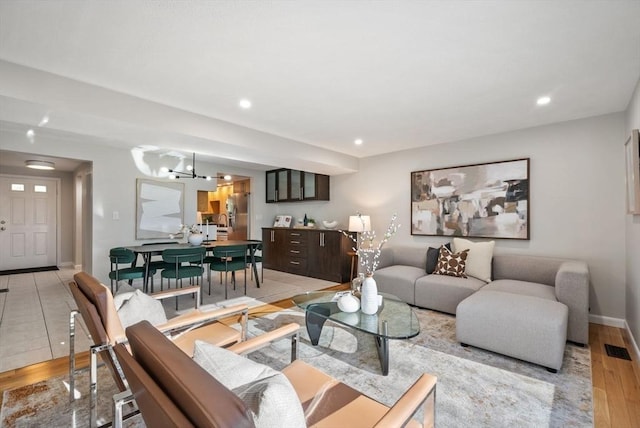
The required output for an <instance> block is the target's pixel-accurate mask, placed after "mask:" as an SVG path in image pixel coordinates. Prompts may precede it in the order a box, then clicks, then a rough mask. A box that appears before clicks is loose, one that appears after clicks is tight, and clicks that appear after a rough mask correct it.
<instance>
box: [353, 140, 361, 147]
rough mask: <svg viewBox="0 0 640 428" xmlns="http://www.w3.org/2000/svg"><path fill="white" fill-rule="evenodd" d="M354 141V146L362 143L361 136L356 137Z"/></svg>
mask: <svg viewBox="0 0 640 428" xmlns="http://www.w3.org/2000/svg"><path fill="white" fill-rule="evenodd" d="M354 143H355V144H356V146H360V145H362V138H358V139H357V140H355V141H354Z"/></svg>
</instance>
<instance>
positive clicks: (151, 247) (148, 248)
mask: <svg viewBox="0 0 640 428" xmlns="http://www.w3.org/2000/svg"><path fill="white" fill-rule="evenodd" d="M261 243H262V241H258V240H254V239H247V240H238V239H230V240H226V241H209V242H203V243H202V245H201V246H202V247H205V248H214V247H228V246H231V245H247V246H255V245H258V244H261ZM190 247H193V245H191V244H187V243H170V244H167V243H164V244H147V245H133V246H129V247H124V248H127V249H129V250H131V251H133V252H134V253H139V254H144V253H156V254H159V253H161V252H163V251H164V250H170V249H174V248H190Z"/></svg>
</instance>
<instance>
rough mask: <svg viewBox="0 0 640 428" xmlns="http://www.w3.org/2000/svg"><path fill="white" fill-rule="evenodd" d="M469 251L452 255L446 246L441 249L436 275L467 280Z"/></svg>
mask: <svg viewBox="0 0 640 428" xmlns="http://www.w3.org/2000/svg"><path fill="white" fill-rule="evenodd" d="M468 254H469V250H464V251H460V252H459V253H452V252H451V251H450V250H449V249H448V248H447V247H445V246H444V245H443V246H441V247H440V256H439V257H438V265H437V266H436V270H435V271H434V272H433V273H434V274H436V275H449V276H457V277H459V278H466V277H467V275H466V274H465V273H464V268H465V264H466V260H467V255H468Z"/></svg>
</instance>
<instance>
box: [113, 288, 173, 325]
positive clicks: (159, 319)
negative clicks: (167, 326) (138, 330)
mask: <svg viewBox="0 0 640 428" xmlns="http://www.w3.org/2000/svg"><path fill="white" fill-rule="evenodd" d="M118 316H119V317H120V322H121V323H122V326H123V327H124V328H127V327H128V326H130V325H133V324H136V323H138V322H140V321H145V320H146V321H149V322H150V323H151V324H152V325H159V324H164V323H166V322H167V315H166V314H165V313H164V308H163V307H162V303H161V302H160V301H159V300H156V299H154V298H153V297H151V296H149V295H147V294H145V293H143V292H142V291H140V290H136V291H135V292H134V293H133V296H131V298H129V299H128V300H127V301H125V302H124V303H123V304H122V306H121V307H120V309H118Z"/></svg>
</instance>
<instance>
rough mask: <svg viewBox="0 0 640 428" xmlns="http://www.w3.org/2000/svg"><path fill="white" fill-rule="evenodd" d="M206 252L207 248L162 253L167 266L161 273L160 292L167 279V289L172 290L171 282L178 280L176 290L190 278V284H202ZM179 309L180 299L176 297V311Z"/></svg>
mask: <svg viewBox="0 0 640 428" xmlns="http://www.w3.org/2000/svg"><path fill="white" fill-rule="evenodd" d="M205 252H206V248H205V247H200V246H197V247H185V248H172V249H167V250H164V251H163V252H162V260H163V261H164V262H165V263H166V264H167V267H165V268H164V269H163V270H162V272H160V290H161V291H162V289H163V281H164V279H165V278H166V279H167V288H171V280H172V279H175V280H176V288H178V284H179V285H180V287H181V288H182V280H183V279H185V278H189V280H190V283H193V280H194V279H195V280H196V283H197V284H200V283H202V277H203V274H204V267H203V260H204V254H205ZM200 299H201V300H200V303H202V294H200ZM177 309H178V298H177V297H176V310H177Z"/></svg>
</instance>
